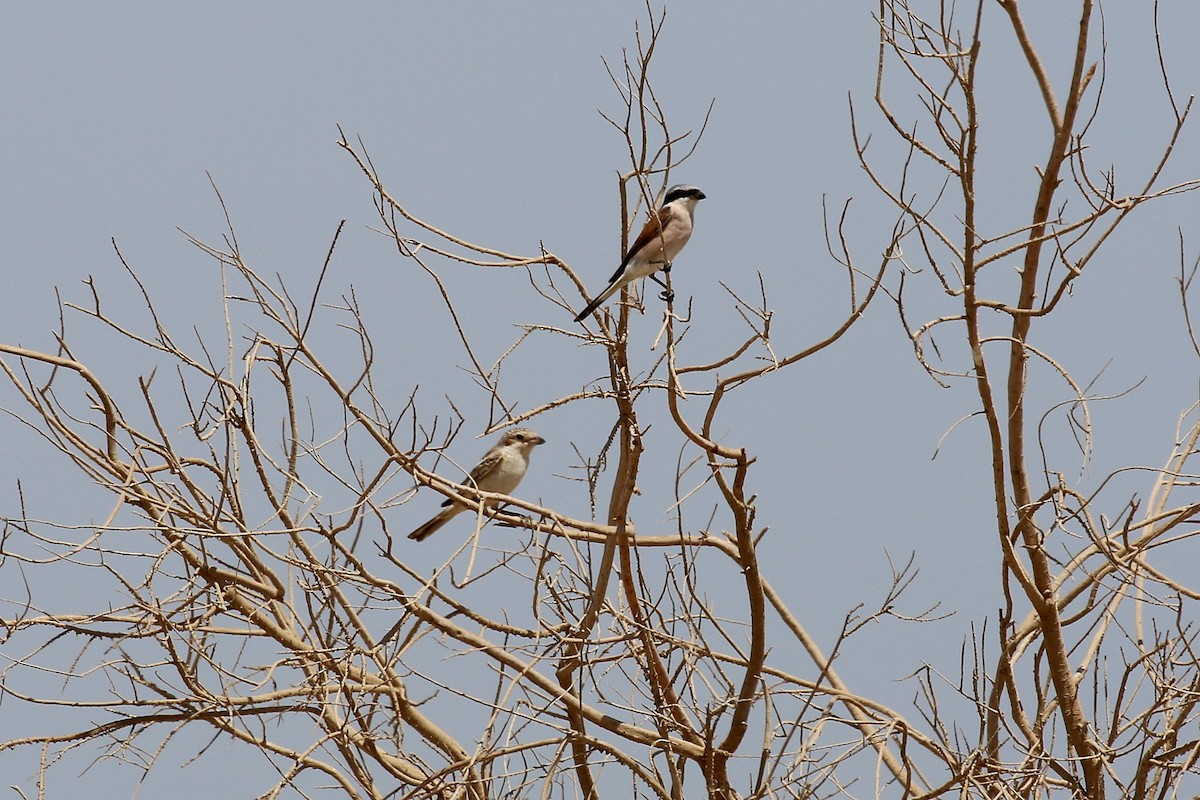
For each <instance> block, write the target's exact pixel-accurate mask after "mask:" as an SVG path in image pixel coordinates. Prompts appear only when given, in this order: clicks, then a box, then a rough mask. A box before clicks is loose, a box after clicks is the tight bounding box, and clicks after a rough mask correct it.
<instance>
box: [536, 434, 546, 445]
mask: <svg viewBox="0 0 1200 800" xmlns="http://www.w3.org/2000/svg"><path fill="white" fill-rule="evenodd" d="M533 443H534V444H545V443H546V440H545V439H543V438H542V437H540V436H539V437H537V438H536V439H534V440H533Z"/></svg>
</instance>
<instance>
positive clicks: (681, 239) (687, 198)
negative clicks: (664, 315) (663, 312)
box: [575, 183, 705, 322]
mask: <svg viewBox="0 0 1200 800" xmlns="http://www.w3.org/2000/svg"><path fill="white" fill-rule="evenodd" d="M704 197H705V195H704V192H702V191H700V189H699V188H697V187H695V186H689V185H687V184H682V183H681V184H678V185H676V186H672V187H671V188H670V189H668V190H667V194H666V196H664V197H663V206H662V208H660V209H659V210H658V211H657V212H656V213H654V214H651V215H650V219H648V220H646V226H645V227H644V228H642V232H641V233H639V234H638V237H637V238H636V239H634V240H633V244H632V245H630V247H629V252H628V253H626V254H625V258H623V259H622V260H621V266H619V267H617V271H616V272H614V273H613V276H612V278H611V279H609V281H608V286H607V287H606V288H605V289H604V291H603V292H601V293H600V294H599V295H598V296H597V297H596V299H595V300H593V301H592V302H590V303H588V304H587V307H586V308H584V309H583V311H580V312H579V316H577V317H575V321H576V322H581V321H582V320H583V318H584V317H586V316H587V315H588V314H591V313H592V312H593V311H595V310H596V309H597V308H599V307H600V306H601V305H602V304H603V303H604V301H605V300H607V299H608V298H610V297H612V296H613V295H614V294H616V293H617V292H619V291H620V290H621V289H622V288H623V287H625V286H627V285H628V284H630V283H632V282H633V281H636V280H637V279H638V278H650V279H651V280H652V281H654V282H655V283H657V284H658V285H660V286H662V287H663V289H664V290H666V288H667V285H666V284H665V283H663V282H662V281H661V280H660V279H659V278H658V276H657V275H655V274H654V273H656V272H658V271H659V270H662V271H663V272H669V271H670V270H671V262H672V261H674V260H675V256H677V255H679V251H680V250H682V249H683V246H684V245H686V244H687V243H688V239H690V238H692V220H693V218H694V217H695V214H696V204H697V203H699V202H700V201H701V200H703V199H704ZM662 297H663V299H664V300H667V301H668V302H669V301H670V300H671V295H670V292H669V291H664V292H663V295H662Z"/></svg>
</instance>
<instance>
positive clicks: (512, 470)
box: [408, 428, 546, 542]
mask: <svg viewBox="0 0 1200 800" xmlns="http://www.w3.org/2000/svg"><path fill="white" fill-rule="evenodd" d="M545 443H546V440H545V439H543V438H542V437H540V436H538V435H537V434H536V433H534V432H533V431H531V430H529V429H528V428H513V429H511V430H507V431H505V432H504V435H503V436H501V437H500V441H498V442H496V444H495V446H494V447H492V449H491V450H488V451H487V454H486V455H485V456H484V457H483V458H482V459H480V460H479V463H478V464H476V465H475V468H474V469H473V470H471V475H470V477H468V478H467V480H466V481H465V483H464V485H465V486H469V487H471V488H472V489H478V490H479V491H481V492H491V493H493V494H512V491H513V489H516V488H517V484H519V483H520V482H521V479H522V478H524V477H525V470H527V469H529V454H530V453H532V452H533V448H535V447H537V446H538V445H539V444H545ZM442 506H443V507H445V510H444V511H442V512H440V513H439V514H438V515H437V516H435V517H434V518H433V519H431V520H429V521H428V522H426V523H425V524H424V525H422V526H421V527H419V528H417V529H416V530H415V531H413V532H412V533H410V534H409V535H408V538H410V539H415V540H417V541H418V542H420V541H423V540H424V539H427V538H428V537H429V536H431V535H433V533H434V532H435V531H437V529H438V528H440V527H442V526H443V525H445V524H446V523H447V522H449V521H450V520H451V519H453V518H454V517H456V516H458V515H459V514H461V513H462V512H464V511H466V510H467V508H468V507H467V506H465V505H463V504H461V503H458V502H455V501H454V500H451V499H449V498H447V499H446V502H444V503H442Z"/></svg>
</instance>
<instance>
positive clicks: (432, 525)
mask: <svg viewBox="0 0 1200 800" xmlns="http://www.w3.org/2000/svg"><path fill="white" fill-rule="evenodd" d="M464 510H465V509H464V508H463V507H462V506H459V505H451V506H450V507H449V508H447V509H445V510H444V511H442V512H441V513H439V514H438V515H437V516H435V517H434V518H433V519H431V520H429V521H428V522H426V523H425V524H424V525H422V526H421V527H419V528H417V529H416V530H415V531H413V532H412V533H410V534H409V535H408V538H410V539H412V540H413V541H417V542H423V541H425V540H426V539H428V538H429V537H430V536H432V535H433V534H435V533H437V531H438V529H439V528H441V527H442V526H443V525H445V524H446V523H447V522H449V521H450V520H452V519H454V517H455V516H457V515H458V514H459V513H460V512H462V511H464Z"/></svg>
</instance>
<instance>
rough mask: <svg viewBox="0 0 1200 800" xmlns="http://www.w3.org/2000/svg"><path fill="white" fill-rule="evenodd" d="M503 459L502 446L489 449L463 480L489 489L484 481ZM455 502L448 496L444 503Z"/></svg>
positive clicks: (474, 486) (464, 482) (465, 482)
mask: <svg viewBox="0 0 1200 800" xmlns="http://www.w3.org/2000/svg"><path fill="white" fill-rule="evenodd" d="M503 459H504V455H503V454H502V453H501V452H500V448H498V447H497V448H496V449H494V450H490V451H488V453H487V454H486V455H485V456H484V457H483V458H482V459H481V460H480V462H479V463H478V464H476V465H475V467H474V468H473V469H472V470H471V474H470V476H469V477H468V478H467V480H465V481H463V485H464V486H470V487H471V488H472V489H478V490H480V491H483V492H486V491H487V489H486V488H485V487H484V485H483V484H484V481H486V480H487V478H488V476H489V475H491V474H492V473H493V472H495V471H496V467H497V466H499V465H500V462H501V461H502V460H503ZM453 502H454V501H453V500H451V499H450V498H449V497H447V498H446V500H445V502H443V503H442V505H443V506H448V505H450V504H451V503H453Z"/></svg>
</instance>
